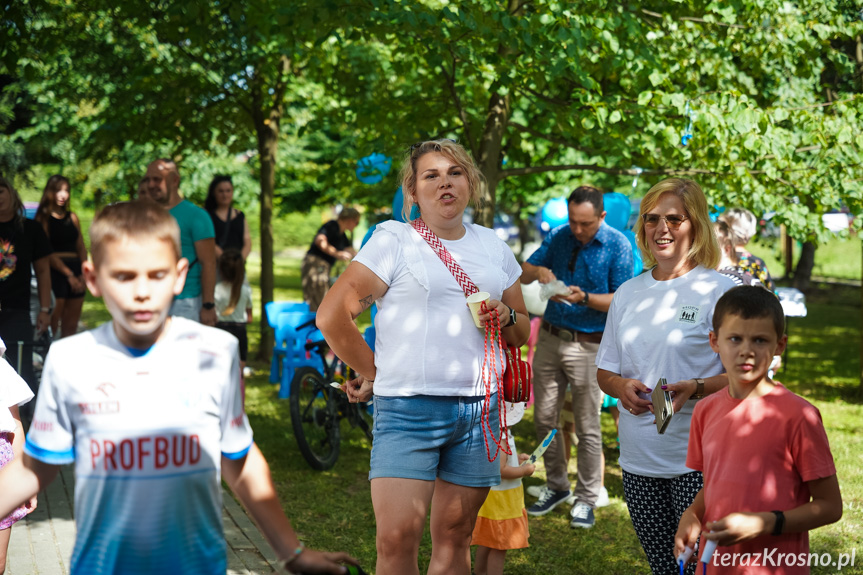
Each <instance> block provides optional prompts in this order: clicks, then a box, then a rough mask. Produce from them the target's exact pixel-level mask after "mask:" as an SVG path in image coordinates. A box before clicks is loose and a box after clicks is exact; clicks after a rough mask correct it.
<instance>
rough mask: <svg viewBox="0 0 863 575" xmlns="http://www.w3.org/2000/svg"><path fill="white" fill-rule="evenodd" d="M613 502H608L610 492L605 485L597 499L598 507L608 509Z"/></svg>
mask: <svg viewBox="0 0 863 575" xmlns="http://www.w3.org/2000/svg"><path fill="white" fill-rule="evenodd" d="M609 503H611V501H609V500H608V490H607V489H606V488H605V486H604V485H603V486H602V487H601V488H600V490H599V497H597V498H596V506H597V507H608V504H609Z"/></svg>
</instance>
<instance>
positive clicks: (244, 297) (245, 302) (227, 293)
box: [213, 281, 252, 323]
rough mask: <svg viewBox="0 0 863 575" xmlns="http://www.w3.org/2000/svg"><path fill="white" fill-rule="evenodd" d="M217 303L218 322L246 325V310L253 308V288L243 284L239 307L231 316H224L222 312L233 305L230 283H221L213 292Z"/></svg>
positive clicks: (238, 302) (238, 301)
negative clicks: (229, 305) (230, 304)
mask: <svg viewBox="0 0 863 575" xmlns="http://www.w3.org/2000/svg"><path fill="white" fill-rule="evenodd" d="M213 293H214V299H215V301H216V316H217V319H218V321H232V322H238V323H246V309H248V308H250V307H252V288H251V286H250V285H249V284H247V283H245V282H244V283H243V287H242V288H240V299H238V300H237V307H235V308H234V312H233V313H231V314H230V315H223V314H222V312H223V311H224V310H225V308H226V307H228V304H229V303H231V284H230V282H225V281H221V282H219V283H217V284H216V289H215V291H214V292H213Z"/></svg>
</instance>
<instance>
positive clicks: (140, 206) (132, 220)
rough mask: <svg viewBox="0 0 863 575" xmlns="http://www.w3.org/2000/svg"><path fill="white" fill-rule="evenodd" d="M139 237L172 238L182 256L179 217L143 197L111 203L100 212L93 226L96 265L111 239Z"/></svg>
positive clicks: (172, 243)
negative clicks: (177, 218)
mask: <svg viewBox="0 0 863 575" xmlns="http://www.w3.org/2000/svg"><path fill="white" fill-rule="evenodd" d="M139 238H145V239H157V240H162V241H165V242H168V243H170V244H171V247H172V248H174V254H175V255H176V256H177V260H178V261H179V259H180V258H181V257H182V252H181V251H180V227H179V226H178V225H177V220H175V219H174V216H172V215H171V214H170V213H169V212H168V210H166V209H165V208H163V207H162V206H160V205H159V204H157V203H155V202H152V201H149V200H142V201H137V202H120V203H116V204H111V205H110V206H106V207H104V208H102V210H101V211H100V212H99V213H98V214H96V217H95V218H94V219H93V223H92V225H91V226H90V253H91V254H92V255H93V265H96V266H98V265H99V262H100V261H101V258H102V254H103V252H104V247H105V244H106V243H107V242H112V241H118V240H124V239H139Z"/></svg>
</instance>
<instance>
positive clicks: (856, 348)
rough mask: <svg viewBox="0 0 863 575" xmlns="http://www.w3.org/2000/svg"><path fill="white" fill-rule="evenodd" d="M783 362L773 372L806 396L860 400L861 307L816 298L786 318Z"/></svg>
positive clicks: (847, 400)
mask: <svg viewBox="0 0 863 575" xmlns="http://www.w3.org/2000/svg"><path fill="white" fill-rule="evenodd" d="M788 334H789V337H788V355H787V358H786V359H787V362H786V365H785V366H784V368H783V369H782V370H780V372H779V373H778V374H777V375H776V379H777V380H779V381H781V382H782V383H783V384H785V385H786V386H787V387H789V388H790V389H791V390H792V391H794V392H796V393H798V394H800V395H802V396H803V397H806V398H808V399H816V400H821V401H844V402H847V403H852V404H860V403H863V396H861V388H860V384H859V381H860V308H859V307H857V308H855V307H853V306H838V305H832V304H827V303H819V302H818V301H815V302H809V303H808V315H807V316H806V317H804V318H790V320H789V322H788Z"/></svg>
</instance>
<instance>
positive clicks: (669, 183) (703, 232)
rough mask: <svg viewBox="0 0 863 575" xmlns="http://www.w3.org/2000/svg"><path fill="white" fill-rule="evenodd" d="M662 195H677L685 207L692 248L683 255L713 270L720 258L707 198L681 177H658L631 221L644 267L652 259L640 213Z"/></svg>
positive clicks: (649, 264) (647, 209)
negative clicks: (658, 179) (633, 223)
mask: <svg viewBox="0 0 863 575" xmlns="http://www.w3.org/2000/svg"><path fill="white" fill-rule="evenodd" d="M664 194H674V195H675V196H677V197H678V198H680V200H681V201H682V202H683V207H684V209H685V210H686V216H687V217H688V218H689V221H690V222H692V247H691V248H689V254H687V258H688V259H689V260H690V261H692V262H695V263H696V264H698V265H701V266H704V267H706V268H708V269H716V266H717V265H719V260H720V259H721V257H720V251H719V243H718V242H717V241H716V234H715V233H714V232H713V225H712V222H711V221H710V213H709V210H708V208H707V198H706V197H704V192H703V191H702V190H701V186H699V185H698V184H696V183H695V182H693V181H692V180H687V179H684V178H668V179H667V180H662V181H661V182H659V183H658V184H656V185H655V186H653V187H652V188H650V190H648V192H647V194H646V195H645V196H644V199H643V200H641V207H640V209H639V210H638V220H636V222H635V238H636V240H637V242H638V249H640V250H641V255H642V257H643V258H644V267H645V269H647V268H651V267H654V266H655V265H656V258H655V257H653V253H652V252H651V251H650V249H648V247H647V238H646V232H645V231H644V218H643V217H642V216H643V215H644V214H646V213H649V212H650V210H652V209H653V208H655V207H656V205H657V204H658V203H659V199H660V198H661V197H662V196H663V195H664Z"/></svg>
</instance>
